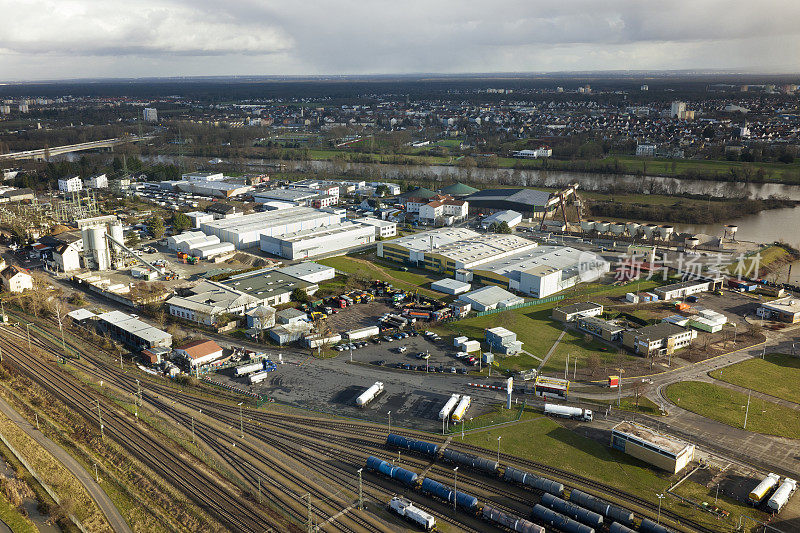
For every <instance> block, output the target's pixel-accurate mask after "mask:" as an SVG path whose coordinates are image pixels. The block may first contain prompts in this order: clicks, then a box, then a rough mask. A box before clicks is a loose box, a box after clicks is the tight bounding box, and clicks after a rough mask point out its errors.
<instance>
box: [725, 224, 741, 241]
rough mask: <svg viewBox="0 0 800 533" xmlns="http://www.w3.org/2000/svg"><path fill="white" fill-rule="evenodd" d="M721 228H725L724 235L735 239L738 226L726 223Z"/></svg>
mask: <svg viewBox="0 0 800 533" xmlns="http://www.w3.org/2000/svg"><path fill="white" fill-rule="evenodd" d="M723 229H724V230H725V236H726V237H730V238H731V239H733V240H736V232H737V231H739V226H737V225H735V224H728V225H726V226H725V227H724V228H723Z"/></svg>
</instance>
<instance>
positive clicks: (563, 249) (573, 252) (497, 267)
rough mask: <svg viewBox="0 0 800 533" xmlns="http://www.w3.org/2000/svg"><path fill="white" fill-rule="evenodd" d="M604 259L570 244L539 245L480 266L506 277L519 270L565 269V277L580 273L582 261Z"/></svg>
mask: <svg viewBox="0 0 800 533" xmlns="http://www.w3.org/2000/svg"><path fill="white" fill-rule="evenodd" d="M589 260H597V261H603V259H602V258H601V257H600V256H598V255H596V254H593V253H591V252H585V251H583V250H578V249H577V248H570V247H569V246H538V247H536V248H534V249H531V250H526V251H524V252H520V253H518V254H514V255H509V256H508V257H504V258H502V259H498V260H496V261H491V262H489V263H485V264H483V265H481V266H480V267H479V269H480V270H487V271H489V272H493V273H495V274H500V275H502V276H506V277H514V275H515V274H516V276H517V277H518V276H519V272H531V273H547V272H550V271H556V270H563V271H565V274H566V276H565V277H571V275H573V274H577V273H578V265H579V264H580V263H581V261H589Z"/></svg>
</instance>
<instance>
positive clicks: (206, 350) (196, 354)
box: [178, 339, 222, 359]
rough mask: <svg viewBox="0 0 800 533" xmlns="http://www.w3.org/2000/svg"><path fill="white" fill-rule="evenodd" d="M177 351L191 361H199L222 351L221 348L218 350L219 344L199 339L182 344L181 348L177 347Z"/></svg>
mask: <svg viewBox="0 0 800 533" xmlns="http://www.w3.org/2000/svg"><path fill="white" fill-rule="evenodd" d="M178 350H182V351H184V352H186V354H187V355H188V356H189V357H191V358H192V359H199V358H201V357H205V356H207V355H210V354H212V353H214V352H218V351H220V350H222V348H220V346H219V344H217V343H216V342H214V341H212V340H202V339H201V340H197V341H193V342H190V343H189V344H184V345H183V346H181V347H179V348H178Z"/></svg>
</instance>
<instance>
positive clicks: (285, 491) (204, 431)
mask: <svg viewBox="0 0 800 533" xmlns="http://www.w3.org/2000/svg"><path fill="white" fill-rule="evenodd" d="M16 337H17V342H26V340H24V335H23V334H21V333H20V334H18V335H16ZM54 340H55V339H54ZM32 342H34V343H36V344H37V347H40V348H42V349H43V350H46V351H48V352H49V353H51V354H52V355H53V356H54V357H56V356H57V355H58V354H57V353H56V352H55V351H54V349H53V347H51V346H47V345H46V344H44V343H41V342H39V341H38V340H37V339H35V338H34V339H33V340H32ZM87 359H88V358H87ZM99 363H100V364H101V366H102V367H103V369H102V370H100V369H97V368H92V366H90V365H89V364H87V363H85V362H82V361H73V364H75V366H77V367H79V368H80V370H81V371H82V372H85V373H87V374H89V375H91V376H94V377H96V378H97V379H98V380H103V381H104V382H106V383H108V384H112V383H113V384H114V385H116V386H118V387H119V388H121V389H122V390H124V391H126V392H128V393H129V394H131V395H133V394H134V393H135V392H136V389H135V386H134V385H133V383H134V381H135V380H134V378H129V377H127V376H125V375H124V374H121V373H120V371H119V368H117V367H116V366H109V365H107V364H106V363H105V362H102V361H99ZM157 389H158V390H159V393H160V394H161V398H167V397H169V395H172V394H174V393H175V392H176V391H175V389H173V388H171V387H168V386H166V385H160V386H159V387H158V388H157ZM143 390H144V389H143ZM159 393H153V394H150V395H148V396H147V401H148V403H150V404H151V405H153V406H154V407H155V408H156V409H157V410H159V411H162V412H164V413H165V414H168V415H169V416H170V417H171V418H173V419H176V420H177V421H179V422H180V423H181V424H182V425H183V426H184V427H185V428H187V429H188V428H189V427H191V419H190V418H189V416H188V415H186V414H185V413H182V412H181V411H179V410H176V409H175V408H174V404H175V403H177V400H174V401H173V402H168V401H165V400H162V399H161V398H159V396H158V394H159ZM182 398H183V399H189V398H191V397H189V396H186V397H182ZM189 406H191V407H193V408H195V409H197V410H198V411H203V410H204V409H205V410H206V413H207V414H208V412H209V410H210V409H211V408H212V407H213V405H212V404H208V403H205V402H202V401H200V402H199V403H191V402H190V403H189ZM232 414H235V413H232ZM218 421H219V422H220V423H221V424H225V425H228V426H234V425H235V423H236V419H235V418H233V417H232V416H231V417H227V418H223V419H218ZM194 426H195V432H196V433H197V436H199V437H200V438H201V439H202V440H203V442H205V443H206V445H207V446H209V447H210V448H212V450H213V451H214V452H215V453H217V454H218V455H220V456H221V457H222V458H224V459H225V460H226V463H228V464H229V465H231V466H232V469H233V470H235V471H236V474H237V475H238V476H239V477H240V478H242V479H243V480H245V481H246V482H248V483H249V484H250V485H251V486H252V487H253V488H254V489H255V487H256V485H257V483H258V478H259V477H260V478H262V479H269V480H270V482H271V483H275V481H274V477H273V476H269V477H267V476H264V473H263V472H260V471H258V470H256V469H255V468H254V467H253V466H252V465H250V464H248V463H247V462H243V461H242V460H241V458H240V457H238V456H237V455H236V454H235V453H233V452H232V451H231V449H230V448H229V447H228V446H226V445H220V444H219V443H221V442H229V441H231V440H232V438H231V435H230V434H229V433H224V432H222V431H219V430H214V429H213V428H211V427H210V426H205V425H202V424H197V423H196V424H194ZM259 437H260V440H262V442H264V443H267V444H270V445H272V446H273V447H274V448H276V449H282V450H283V451H285V452H286V453H287V454H292V455H297V454H298V450H302V449H303V448H308V445H309V443H308V441H303V440H299V439H295V440H294V442H295V446H294V447H287V446H286V441H287V440H291V439H287V437H288V435H282V439H283V440H281V439H274V438H269V437H267V435H266V434H262V435H259ZM237 448H238V449H240V450H242V449H244V450H246V451H247V452H248V454H251V455H253V456H255V457H256V458H257V459H258V460H260V461H267V459H266V456H265V455H264V454H263V453H261V452H259V451H258V450H257V449H256V448H255V447H252V446H247V445H243V442H240V441H237ZM301 455H302V453H301ZM305 456H306V459H307V460H311V458H310V457H308V456H307V454H305ZM273 462H274V461H273ZM361 462H363V461H354V464H356V465H359V463H361ZM315 464H316V465H317V467H316V468H315V471H316V472H317V473H318V474H319V475H320V476H321V477H327V478H330V477H331V472H330V465H329V464H327V463H323V462H320V461H317V462H316V463H315ZM307 466H308V465H307ZM359 466H360V465H359ZM276 468H280V470H281V472H283V473H285V472H287V469H286V468H285V464H283V463H281V464H279V465H277V466H276ZM354 470H355V469H353V468H350V469H349V470H348V472H347V476H346V477H341V476H340V479H338V480H337V481H340V482H344V481H346V482H347V483H348V484H352V480H353V471H354ZM290 477H293V478H294V481H296V482H297V483H303V482H304V480H302V479H300V477H299V476H290ZM372 485H374V487H375V488H380V490H381V491H382V492H381V494H379V495H376V496H375V500H377V501H382V502H385V501H386V500H388V498H389V497H391V495H393V494H394V493H395V492H396V490H390V489H386V488H384V487H380V486H379V485H377V484H372ZM264 488H265V489H266V488H267V487H264ZM278 489H279V490H278V494H279V495H280V496H282V498H281V499H282V500H283V503H284V504H285V507H286V508H290V509H291V507H292V503H294V504H295V505H296V502H297V501H298V500H300V498H301V497H302V491H301V492H298V491H296V490H294V489H292V488H290V487H288V486H287V485H283V484H282V485H279V487H278ZM392 489H395V487H392ZM287 495H288V497H287ZM342 506H344V505H342ZM312 509H313V511H314V514H315V516H319V517H321V519H322V520H324V521H328V520H329V519H330V518H331V517H333V516H334V515H335V514H336V509H335V508H326V507H325V506H324V505H318V504H316V503H315V504H313V505H312ZM433 514H436V515H438V516H439V518H440V519H441V520H443V521H445V522H450V523H453V524H454V525H457V526H458V527H459V528H460V529H461V530H464V531H475V532H477V531H478V530H476V529H473V528H469V527H464V526H463V524H461V523H460V522H458V521H457V520H455V519H454V518H452V517H450V516H447V515H445V514H441V513H438V512H434V513H433ZM293 516H294V518H296V519H298V520H301V519H302V521H305V518H306V517H305V516H303V515H301V514H300V513H299V512H295V513H293ZM353 516H354V515H353V513H350V515H349V516H344V517H343V518H341V517H340V520H341V519H343V520H345V521H348V520H352V521H354V522H356V523H357V525H358V526H359V527H358V528H351V527H346V526H343V525H341V524H340V523H339V522H333V523H331V522H328V526H329V528H330V527H335V528H336V529H338V530H341V531H362V530H366V531H384V529H383V528H381V527H379V526H376V525H375V524H372V523H370V522H368V521H367V520H366V519H364V518H363V517H355V518H354V517H353Z"/></svg>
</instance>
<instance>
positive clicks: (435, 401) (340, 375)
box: [213, 335, 522, 431]
mask: <svg viewBox="0 0 800 533" xmlns="http://www.w3.org/2000/svg"><path fill="white" fill-rule="evenodd" d="M400 346H405V347H406V350H405V351H404V353H399V351H398V348H399V347H400ZM456 351H457V350H456V349H455V348H451V347H450V346H447V345H446V344H445V342H444V341H443V340H442V341H438V342H432V341H428V340H427V339H425V338H424V337H423V336H421V335H420V336H416V337H409V338H406V339H402V340H395V341H392V342H387V341H382V342H381V344H375V343H372V342H369V343H368V344H367V346H365V347H364V348H358V349H354V350H353V351H352V356H353V362H352V363H351V362H350V350H345V351H342V352H340V353H337V354H336V356H335V357H333V358H328V359H315V358H311V357H308V356H305V355H300V354H298V353H296V352H294V353H286V352H283V353H282V359H283V360H284V361H285V364H282V365H278V367H277V370H276V371H275V372H273V373H271V374H270V377H269V378H268V379H267V380H265V381H263V382H261V383H259V384H256V385H253V386H252V387H251V386H249V385H248V382H247V379H246V378H236V377H234V375H233V369H227V370H223V371H221V372H219V373H215V374H214V375H213V377H214V379H215V380H218V381H222V382H224V383H226V384H228V385H234V386H237V387H240V388H243V389H246V390H250V391H252V392H255V393H258V394H260V395H266V396H268V397H269V398H272V399H274V400H276V401H279V402H281V403H284V404H288V405H291V406H294V407H299V408H302V409H309V410H313V411H319V412H324V413H330V414H335V415H339V416H346V417H352V418H359V419H365V420H371V421H373V422H381V423H385V424H388V418H389V415H388V412H389V411H391V413H392V414H391V418H392V424H393V425H397V426H403V427H409V428H415V429H421V430H426V431H437V430H438V431H441V427H442V422H441V420H439V418H438V414H439V410H440V409H441V408H442V406H443V405H444V404H445V403H446V402H447V400H448V399H449V398H450V395H451V394H454V393H457V394H462V395H463V394H466V395H469V396H470V397H471V398H472V405H471V406H470V408H469V411H468V413H467V417H466V418H467V419H469V418H472V417H476V416H479V415H481V414H484V413H488V412H490V411H492V410H493V409H494V408H496V406H497V405H498V404H504V403H505V394H504V393H503V392H502V391H495V390H487V389H480V388H476V387H473V386H470V385H469V383H470V382H481V383H486V384H493V385H501V384H502V383H503V381H504V379H503V378H501V377H499V376H498V377H497V378H490V379H486V378H484V377H478V376H475V375H471V374H462V373H459V372H458V370H459V369H467V368H468V367H467V366H466V365H464V364H463V363H461V362H460V361H459V360H458V359H456V358H455V357H454V354H455V353H456ZM420 352H424V353H428V354H429V355H430V358H429V359H428V360H427V365H428V370H429V371H428V372H425V369H424V365H425V360H420V359H417V358H416V357H415V354H417V353H420ZM270 356H271V358H272V359H273V360H277V359H278V357H277V352H276V353H272V351H270ZM376 361H385V362H384V364H382V365H377V364H374V363H375V362H376ZM397 363H401V364H404V363H405V364H413V365H415V367H416V366H417V365H420V366H422V368H421V370H420V371H416V370H404V369H402V368H395V367H394V365H396V364H397ZM439 367H442V368H443V369H446V371H445V372H436V371H434V370H433V369H434V368H439ZM454 367H455V368H456V369H457V372H456V373H451V371H450V369H451V368H454ZM469 368H471V367H469ZM475 369H477V367H475ZM376 381H380V382H382V383H383V384H384V391H383V392H382V393H381V394H380V395H378V396H377V398H375V399H374V400H373V401H371V402H370V403H369V404H367V406H366V407H364V408H358V407H356V405H355V399H356V397H358V395H359V394H361V393H362V392H364V390H366V389H367V388H368V387H369V386H371V385H372V384H373V383H375V382H376ZM519 398H520V401H521V398H522V396H519Z"/></svg>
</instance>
